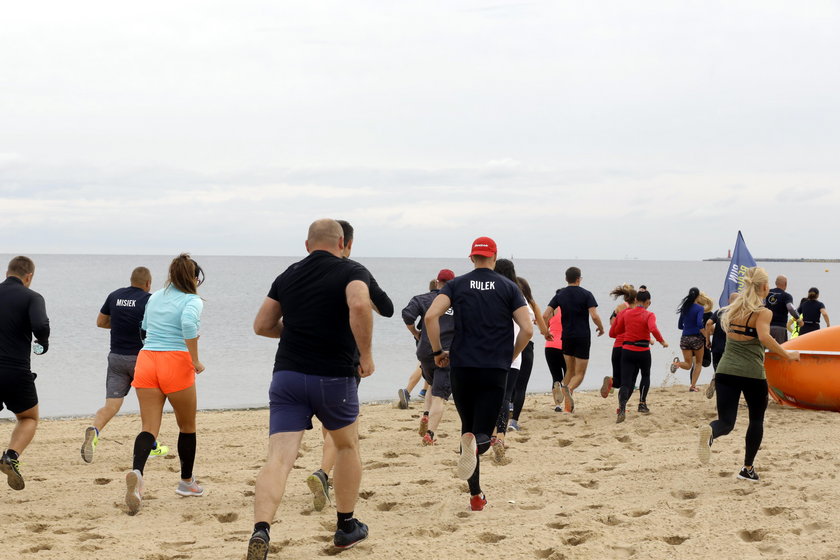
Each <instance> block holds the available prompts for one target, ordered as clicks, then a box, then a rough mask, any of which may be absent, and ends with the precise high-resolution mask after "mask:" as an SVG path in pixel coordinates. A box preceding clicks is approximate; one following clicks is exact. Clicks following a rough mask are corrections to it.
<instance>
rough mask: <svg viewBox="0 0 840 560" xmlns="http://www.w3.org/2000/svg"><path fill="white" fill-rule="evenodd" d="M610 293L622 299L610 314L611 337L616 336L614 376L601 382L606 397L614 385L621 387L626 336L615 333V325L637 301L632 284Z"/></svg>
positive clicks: (617, 287)
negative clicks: (622, 349) (623, 312)
mask: <svg viewBox="0 0 840 560" xmlns="http://www.w3.org/2000/svg"><path fill="white" fill-rule="evenodd" d="M610 295H611V296H612V297H613V299H618V298H619V297H620V298H621V299H622V301H621V303H619V304H618V305H616V306H615V309H614V310H613V312H612V315H610V337H611V338H614V339H615V342H614V343H613V349H612V357H611V360H610V361H611V363H612V377H604V382H603V383H601V396H602V397H603V398H605V399H606V398H607V397H608V396H609V394H610V390H611V389H612V388H613V387H618V388H619V389H620V388H621V346H622V345H623V343H624V336H623V334H618V335H616V334H614V333H615V330H614V329H613V325H615V321H616V318H617V317H618V315H619V314H620V313H621V312H622V311H625V310H626V309H629V308H630V307H631V306H632V305H633V304H634V303H635V301H636V290H635V288H633V285H632V284H622V285H621V286H616V287H615V288H614V289H613V291H611V292H610Z"/></svg>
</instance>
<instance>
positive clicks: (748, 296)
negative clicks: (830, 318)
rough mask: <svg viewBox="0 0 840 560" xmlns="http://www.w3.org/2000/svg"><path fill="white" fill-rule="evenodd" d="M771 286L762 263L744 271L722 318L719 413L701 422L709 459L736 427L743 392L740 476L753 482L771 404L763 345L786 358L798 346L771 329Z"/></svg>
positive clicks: (703, 454)
mask: <svg viewBox="0 0 840 560" xmlns="http://www.w3.org/2000/svg"><path fill="white" fill-rule="evenodd" d="M769 291H770V283H769V280H768V278H767V272H766V271H765V270H764V269H763V268H759V267H755V268H750V269H748V270H747V272H746V275H745V277H744V287H743V289H742V290H741V292H740V293H739V294H738V297H737V298H736V299H735V301H734V303H732V304H731V305H729V306H728V307H726V308H725V309H726V312H725V313H723V314H722V316H721V324H722V326H723V330H724V331H725V332H726V348H725V349H724V351H723V357H722V358H721V360H720V363H719V364H718V368H717V373H715V389H716V395H717V411H718V419H717V420H715V421H713V422H712V423H711V424H709V425H707V426H703V427H702V428H700V446H699V455H700V462H701V463H708V462H709V458H710V456H711V451H712V443H713V442H714V440H715V439H717V438H719V437H721V436H724V435H726V434H728V433H729V432H731V431H732V429H733V428H734V427H735V420H736V418H737V416H738V403H739V401H740V400H741V395H742V394H743V395H744V400H745V401H746V402H747V409H748V411H749V425H748V426H747V437H746V450H745V453H744V466H743V468H742V469H741V471H740V472H739V473H738V478H741V479H744V480H749V481H752V482H758V473H756V472H755V468H754V465H753V463H754V459H755V456H756V453H758V448H759V446H760V445H761V440H762V438H763V437H764V411H765V410H766V409H767V377H766V375H765V373H764V350H765V349H767V350H769V351H770V352H772V353H774V354H778V355H779V356H781V357H783V358H786V359H788V360H793V361H798V360H799V352H797V351H795V350H794V351H787V350H785V349H784V348H782V346H781V345H780V344H779V343H778V342H776V340H775V339H774V338H773V337H772V336H771V335H770V320H771V319H772V318H773V312H772V311H770V310H769V309H767V308H766V307H764V298H766V297H767V294H768V292H769Z"/></svg>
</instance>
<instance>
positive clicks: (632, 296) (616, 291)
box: [610, 284, 636, 305]
mask: <svg viewBox="0 0 840 560" xmlns="http://www.w3.org/2000/svg"><path fill="white" fill-rule="evenodd" d="M610 295H611V296H612V297H613V299H617V298H619V297H623V298H624V301H625V302H627V304H628V305H632V304H633V302H634V301H636V289H635V288H634V287H633V285H632V284H622V285H621V286H616V287H615V288H613V291H611V292H610Z"/></svg>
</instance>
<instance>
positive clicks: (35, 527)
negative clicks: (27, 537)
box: [26, 523, 50, 533]
mask: <svg viewBox="0 0 840 560" xmlns="http://www.w3.org/2000/svg"><path fill="white" fill-rule="evenodd" d="M49 528H50V526H49V525H47V524H46V523H33V524H32V525H27V526H26V530H27V531H29V532H31V533H43V532H44V531H46V530H47V529H49Z"/></svg>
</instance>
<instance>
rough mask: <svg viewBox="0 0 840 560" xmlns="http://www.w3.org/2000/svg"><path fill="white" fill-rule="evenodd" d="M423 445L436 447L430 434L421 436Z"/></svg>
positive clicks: (434, 440)
mask: <svg viewBox="0 0 840 560" xmlns="http://www.w3.org/2000/svg"><path fill="white" fill-rule="evenodd" d="M423 445H437V440H436V439H435V438H433V437H432V432H426V434H425V435H423Z"/></svg>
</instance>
